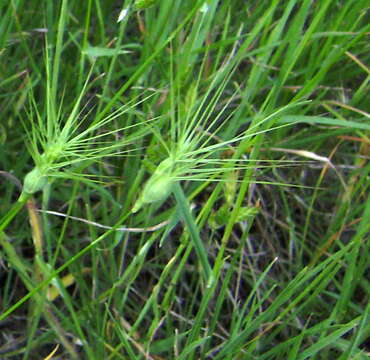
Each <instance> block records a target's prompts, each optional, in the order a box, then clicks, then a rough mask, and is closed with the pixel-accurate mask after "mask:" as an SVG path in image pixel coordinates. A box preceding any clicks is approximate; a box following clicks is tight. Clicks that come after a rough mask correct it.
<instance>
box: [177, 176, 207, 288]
mask: <svg viewBox="0 0 370 360" xmlns="http://www.w3.org/2000/svg"><path fill="white" fill-rule="evenodd" d="M173 194H174V195H175V198H176V202H177V206H178V208H179V210H180V215H181V216H182V217H183V219H184V222H185V224H186V226H187V228H188V229H189V232H190V237H191V239H192V241H193V244H194V248H195V251H196V253H197V255H198V257H199V260H200V263H201V265H202V268H203V274H204V277H205V279H206V281H207V287H210V286H211V285H212V284H213V281H214V276H213V272H212V268H211V265H210V263H209V261H208V256H207V250H206V248H205V247H204V245H203V242H202V240H201V238H200V236H199V231H198V229H197V225H196V223H195V221H194V219H193V216H192V215H191V213H190V211H189V209H190V207H189V202H188V200H187V198H186V196H185V194H184V191H183V190H182V187H181V185H180V183H178V182H177V183H176V184H174V186H173Z"/></svg>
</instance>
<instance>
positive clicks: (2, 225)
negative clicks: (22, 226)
mask: <svg viewBox="0 0 370 360" xmlns="http://www.w3.org/2000/svg"><path fill="white" fill-rule="evenodd" d="M30 196H31V195H26V194H22V195H21V196H20V197H19V199H18V200H17V201H16V202H15V203H14V204H13V206H12V207H11V208H10V210H9V211H8V212H7V213H6V214H5V215H4V216H3V217H2V218H1V220H0V233H2V232H3V231H4V230H5V229H6V227H7V226H8V224H9V223H10V222H11V221H12V220H13V218H14V217H15V216H16V215H17V214H18V213H19V212H20V211H21V210H22V208H23V206H24V205H25V203H26V202H27V200H28V199H29V198H30Z"/></svg>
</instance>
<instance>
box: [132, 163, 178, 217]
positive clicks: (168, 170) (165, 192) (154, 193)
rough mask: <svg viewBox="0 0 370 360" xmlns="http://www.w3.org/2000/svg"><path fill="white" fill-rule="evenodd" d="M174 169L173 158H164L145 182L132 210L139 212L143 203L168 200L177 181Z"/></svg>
mask: <svg viewBox="0 0 370 360" xmlns="http://www.w3.org/2000/svg"><path fill="white" fill-rule="evenodd" d="M173 171H174V161H173V159H172V158H167V159H166V160H163V161H162V162H161V163H160V164H159V165H158V167H157V169H156V171H155V172H154V173H153V175H152V176H151V177H150V178H149V180H148V181H147V183H146V184H145V186H144V189H143V192H142V194H141V195H140V197H139V199H138V200H137V201H136V203H135V205H134V207H133V208H132V212H134V213H135V212H137V211H138V210H139V209H140V208H141V207H142V206H143V205H147V204H151V203H153V202H157V201H161V200H162V201H163V200H166V199H167V197H168V196H169V195H170V194H171V191H172V186H173V184H174V182H175V180H174V178H173Z"/></svg>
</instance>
